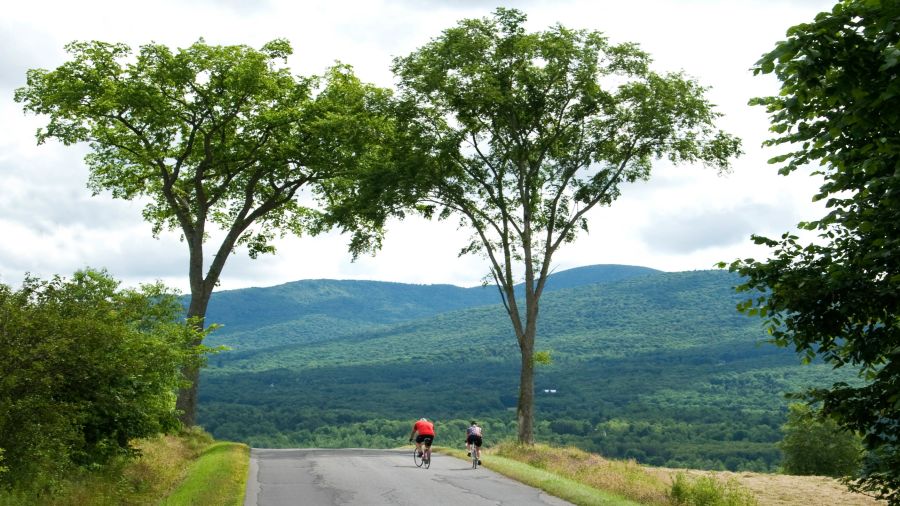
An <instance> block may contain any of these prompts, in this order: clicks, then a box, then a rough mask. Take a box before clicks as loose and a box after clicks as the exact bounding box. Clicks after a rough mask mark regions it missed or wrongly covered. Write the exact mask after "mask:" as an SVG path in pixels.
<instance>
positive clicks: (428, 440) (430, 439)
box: [423, 436, 434, 459]
mask: <svg viewBox="0 0 900 506" xmlns="http://www.w3.org/2000/svg"><path fill="white" fill-rule="evenodd" d="M433 441H434V436H425V438H424V440H423V443H425V455H426V456H427V457H428V458H429V459H430V458H431V443H432V442H433Z"/></svg>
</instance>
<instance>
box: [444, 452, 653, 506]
mask: <svg viewBox="0 0 900 506" xmlns="http://www.w3.org/2000/svg"><path fill="white" fill-rule="evenodd" d="M436 448H437V447H436ZM437 450H438V451H439V452H441V453H444V454H447V455H452V456H454V457H459V458H461V459H464V460H468V457H466V454H465V452H464V451H462V450H455V449H451V448H437ZM488 455H489V454H488V453H487V452H485V453H484V456H483V461H484V467H486V468H488V469H490V470H492V471H496V472H498V473H500V474H502V475H504V476H508V477H510V478H512V479H514V480H516V481H520V482H522V483H524V484H526V485H530V486H532V487H535V488H539V489H541V490H543V491H545V492H547V493H548V494H550V495H554V496H556V497H559V498H560V499H565V500H567V501H569V502H572V503H574V504H578V505H586V506H587V505H589V506H594V505H604V506H605V505H610V506H636V505H638V504H640V503H637V502H634V501H631V500H628V499H626V498H624V497H621V496H619V495H616V494H613V493H610V492H607V491H603V490H600V489H597V488H594V487H591V486H588V485H586V484H584V483H579V482H578V481H576V480H573V479H570V478H567V477H564V476H560V475H558V474H556V473H554V472H551V471H549V470H545V469H540V468H537V467H534V466H532V465H529V464H528V463H525V462H520V461H518V460H515V459H512V458H507V457H502V456H499V455H497V454H496V453H493V452H492V453H491V454H490V457H488Z"/></svg>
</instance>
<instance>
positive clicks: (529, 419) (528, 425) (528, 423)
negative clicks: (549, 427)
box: [516, 325, 535, 445]
mask: <svg viewBox="0 0 900 506" xmlns="http://www.w3.org/2000/svg"><path fill="white" fill-rule="evenodd" d="M534 336H535V327H534V325H529V326H527V327H525V335H524V336H523V337H522V340H521V343H520V346H519V348H520V351H521V355H522V370H521V373H520V375H519V403H518V405H517V407H516V415H517V418H518V425H519V434H518V440H519V442H520V443H522V444H527V445H532V444H534Z"/></svg>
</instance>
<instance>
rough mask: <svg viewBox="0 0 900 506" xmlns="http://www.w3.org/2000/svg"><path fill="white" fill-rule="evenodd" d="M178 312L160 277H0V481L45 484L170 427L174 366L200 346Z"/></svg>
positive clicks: (190, 360)
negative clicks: (125, 281)
mask: <svg viewBox="0 0 900 506" xmlns="http://www.w3.org/2000/svg"><path fill="white" fill-rule="evenodd" d="M182 314H183V309H182V307H181V305H180V302H179V300H178V298H177V297H176V294H174V293H170V292H169V291H168V290H167V289H165V287H163V286H162V285H160V284H155V285H147V286H143V287H141V288H140V289H139V290H132V289H126V290H120V289H119V287H118V282H117V281H115V280H113V279H112V278H110V277H109V276H108V275H107V274H106V273H105V272H102V271H94V270H86V271H80V272H77V273H75V275H74V276H73V278H72V279H71V280H64V279H62V278H60V277H55V278H53V279H52V280H50V281H40V280H37V279H35V278H31V277H29V278H27V279H26V280H25V281H24V282H23V284H22V288H21V289H20V290H18V291H13V290H12V289H11V288H10V287H8V286H6V285H0V356H2V357H4V359H3V361H2V362H0V448H3V449H4V453H5V455H4V456H3V458H4V459H5V462H6V464H5V465H6V466H7V467H8V468H9V469H8V470H7V471H6V472H4V473H0V485H2V484H11V485H22V486H29V487H30V488H53V487H54V484H55V483H56V482H57V480H58V478H59V477H60V476H61V475H62V474H63V473H65V472H66V471H67V470H70V469H71V468H72V467H96V466H102V465H104V464H105V463H107V462H109V461H111V460H112V459H113V458H115V457H116V456H119V455H126V456H127V455H129V454H133V453H134V452H135V450H134V449H133V448H132V447H131V446H130V441H131V440H132V439H135V438H141V437H147V436H151V435H154V434H158V433H160V432H162V431H168V430H171V429H174V428H176V427H177V426H178V421H177V418H176V413H175V396H174V392H175V390H176V389H177V388H178V387H179V386H181V385H182V379H181V378H182V377H181V373H180V369H181V368H182V367H183V366H186V365H188V364H194V363H197V361H198V360H200V358H199V357H200V356H201V352H202V350H200V349H196V348H191V347H189V346H187V343H190V342H191V340H192V339H193V338H194V334H193V333H194V331H193V330H192V329H191V327H190V326H188V325H185V324H184V322H183V321H182Z"/></svg>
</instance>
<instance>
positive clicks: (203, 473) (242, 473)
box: [161, 443, 250, 506]
mask: <svg viewBox="0 0 900 506" xmlns="http://www.w3.org/2000/svg"><path fill="white" fill-rule="evenodd" d="M249 454H250V449H249V448H248V447H247V445H244V444H239V443H215V444H213V445H211V446H210V447H208V448H207V449H206V450H205V451H204V452H203V453H202V454H201V455H200V458H198V459H197V460H196V461H195V462H194V464H193V465H192V466H191V468H190V469H189V470H188V475H187V478H186V479H185V480H184V481H183V482H181V485H179V486H178V488H176V489H175V490H174V491H173V492H172V494H171V495H169V497H167V498H166V499H165V500H163V501H162V503H161V504H164V505H167V506H181V505H206V504H209V505H213V504H215V505H223V506H224V505H241V504H243V503H244V494H245V492H246V488H247V466H248V464H249Z"/></svg>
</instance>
